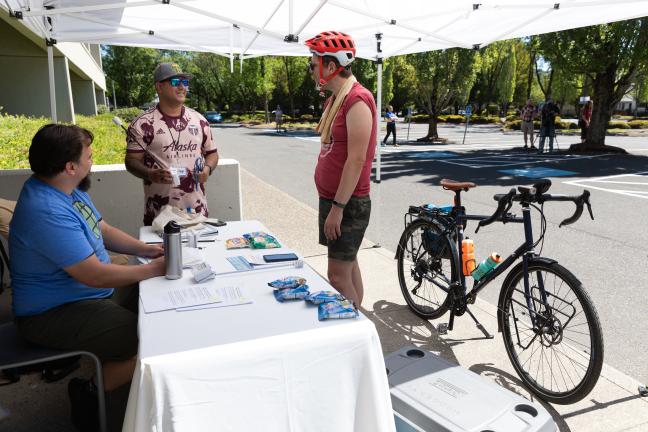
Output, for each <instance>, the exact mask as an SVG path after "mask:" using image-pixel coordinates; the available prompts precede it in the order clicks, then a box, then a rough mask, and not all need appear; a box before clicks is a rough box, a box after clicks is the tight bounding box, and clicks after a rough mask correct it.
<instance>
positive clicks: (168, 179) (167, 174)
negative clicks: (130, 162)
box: [148, 168, 173, 184]
mask: <svg viewBox="0 0 648 432" xmlns="http://www.w3.org/2000/svg"><path fill="white" fill-rule="evenodd" d="M148 178H149V180H150V181H151V182H152V183H165V184H171V183H173V177H172V176H171V171H169V170H165V169H162V168H151V169H149V171H148Z"/></svg>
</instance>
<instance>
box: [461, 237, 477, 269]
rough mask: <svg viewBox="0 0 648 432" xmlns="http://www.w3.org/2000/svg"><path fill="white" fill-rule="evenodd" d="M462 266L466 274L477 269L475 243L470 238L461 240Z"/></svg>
mask: <svg viewBox="0 0 648 432" xmlns="http://www.w3.org/2000/svg"><path fill="white" fill-rule="evenodd" d="M461 267H462V269H463V274H464V275H465V276H468V275H470V274H471V273H472V272H473V270H475V243H474V242H473V241H472V240H471V239H469V238H467V239H464V240H463V241H462V242H461Z"/></svg>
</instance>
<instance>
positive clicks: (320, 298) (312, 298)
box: [304, 291, 345, 305]
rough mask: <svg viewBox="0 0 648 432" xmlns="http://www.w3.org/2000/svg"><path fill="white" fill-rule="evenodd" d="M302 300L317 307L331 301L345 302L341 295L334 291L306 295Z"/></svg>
mask: <svg viewBox="0 0 648 432" xmlns="http://www.w3.org/2000/svg"><path fill="white" fill-rule="evenodd" d="M304 300H306V301H309V302H311V303H313V304H316V305H318V304H322V303H328V302H332V301H342V300H345V298H344V296H343V295H342V294H340V293H338V292H335V291H318V292H316V293H312V294H308V295H307V296H306V298H305V299H304Z"/></svg>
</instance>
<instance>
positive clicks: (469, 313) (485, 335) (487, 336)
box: [466, 308, 495, 339]
mask: <svg viewBox="0 0 648 432" xmlns="http://www.w3.org/2000/svg"><path fill="white" fill-rule="evenodd" d="M466 312H468V315H470V318H472V320H473V321H475V325H476V326H477V328H478V329H479V331H481V332H482V333H483V334H484V338H485V339H493V338H494V337H495V336H493V335H492V334H490V333H488V330H486V327H484V326H483V324H482V323H480V322H479V320H478V319H477V317H476V316H475V315H473V313H472V312H470V309H468V308H466Z"/></svg>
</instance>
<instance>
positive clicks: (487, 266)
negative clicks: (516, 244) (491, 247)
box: [471, 252, 502, 281]
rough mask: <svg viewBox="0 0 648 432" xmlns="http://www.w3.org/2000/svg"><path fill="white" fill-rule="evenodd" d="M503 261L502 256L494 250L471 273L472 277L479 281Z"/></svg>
mask: <svg viewBox="0 0 648 432" xmlns="http://www.w3.org/2000/svg"><path fill="white" fill-rule="evenodd" d="M501 262H502V257H501V256H499V255H498V254H496V253H495V252H493V253H492V254H490V256H489V257H488V258H486V259H485V260H484V261H482V262H480V263H479V265H478V266H477V268H476V269H475V271H473V273H472V274H471V276H472V278H473V279H474V280H475V281H478V280H479V279H481V278H483V277H484V276H486V275H487V274H488V273H490V272H491V270H493V269H494V268H495V267H497V265H498V264H499V263H501Z"/></svg>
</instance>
